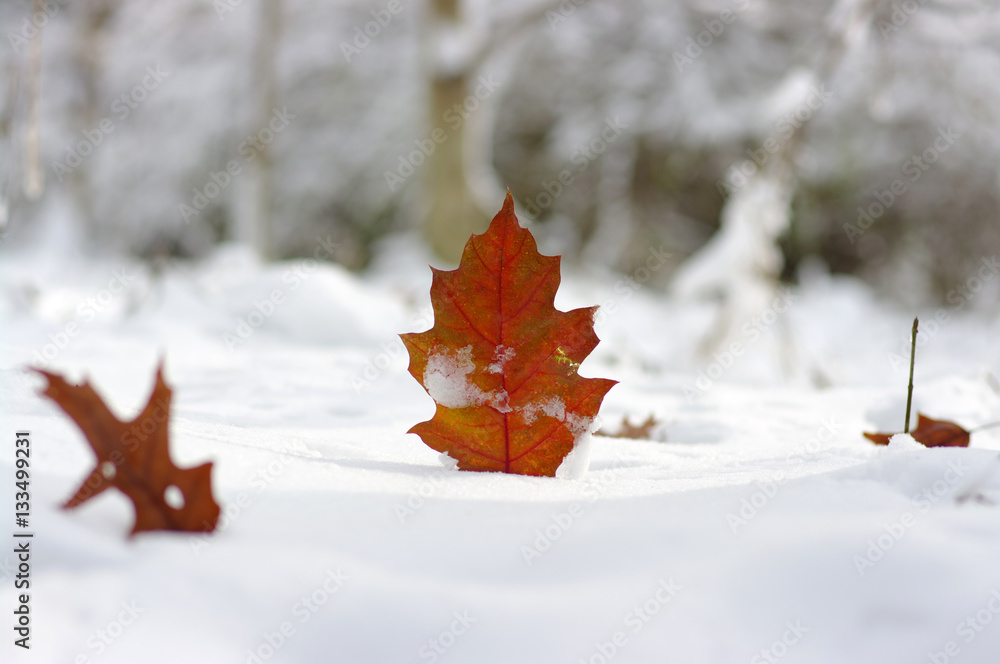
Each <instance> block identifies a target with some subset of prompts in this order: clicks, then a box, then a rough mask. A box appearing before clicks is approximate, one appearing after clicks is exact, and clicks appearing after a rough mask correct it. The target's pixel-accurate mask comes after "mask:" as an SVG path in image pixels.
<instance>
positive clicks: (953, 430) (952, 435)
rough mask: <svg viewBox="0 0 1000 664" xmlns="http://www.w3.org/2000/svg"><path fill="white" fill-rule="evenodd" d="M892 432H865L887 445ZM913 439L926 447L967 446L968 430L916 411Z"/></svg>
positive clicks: (911, 432) (866, 436) (878, 442)
mask: <svg viewBox="0 0 1000 664" xmlns="http://www.w3.org/2000/svg"><path fill="white" fill-rule="evenodd" d="M895 435H896V434H894V433H866V434H865V438H867V439H868V440H870V441H872V442H873V443H875V444H876V445H888V444H889V439H890V438H892V437H893V436H895ZM910 435H911V436H913V440H915V441H917V442H918V443H922V444H923V445H925V446H926V447H968V446H969V432H968V431H966V430H965V429H963V428H962V427H960V426H959V425H957V424H955V423H954V422H948V421H947V420H933V419H931V418H929V417H925V416H924V415H921V414H920V413H917V428H916V429H913V430H911V431H910Z"/></svg>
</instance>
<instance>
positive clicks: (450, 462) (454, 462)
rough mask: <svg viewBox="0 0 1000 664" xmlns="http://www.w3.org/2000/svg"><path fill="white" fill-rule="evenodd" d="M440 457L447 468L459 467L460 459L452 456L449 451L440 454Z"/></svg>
mask: <svg viewBox="0 0 1000 664" xmlns="http://www.w3.org/2000/svg"><path fill="white" fill-rule="evenodd" d="M438 459H440V460H441V464H442V465H443V466H444V467H445V469H447V470H455V469H456V468H458V459H456V458H454V457H452V456H451V455H449V454H448V453H447V452H442V453H441V455H440V456H438Z"/></svg>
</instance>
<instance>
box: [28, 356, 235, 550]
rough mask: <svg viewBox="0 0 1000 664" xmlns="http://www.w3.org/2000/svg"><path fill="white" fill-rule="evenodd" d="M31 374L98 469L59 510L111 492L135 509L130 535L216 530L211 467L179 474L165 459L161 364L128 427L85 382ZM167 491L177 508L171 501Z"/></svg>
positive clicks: (165, 393)
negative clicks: (80, 438) (118, 493)
mask: <svg viewBox="0 0 1000 664" xmlns="http://www.w3.org/2000/svg"><path fill="white" fill-rule="evenodd" d="M35 371H37V372H38V373H40V374H42V375H43V376H45V378H46V379H48V385H46V387H45V389H44V390H42V394H43V395H44V396H47V397H49V398H50V399H52V400H53V401H55V402H56V404H57V405H58V406H59V407H60V408H62V409H63V411H65V412H66V414H67V415H69V416H70V418H71V419H72V420H73V421H74V422H76V424H77V426H79V427H80V430H81V431H82V432H83V435H84V436H85V437H86V438H87V442H88V443H90V447H91V448H92V449H93V450H94V454H96V455H97V466H96V467H95V468H94V470H92V471H91V472H90V474H89V475H88V476H87V479H86V480H84V482H83V484H81V485H80V488H79V489H77V491H76V493H74V494H73V497H72V498H70V499H69V500H68V501H67V502H66V504H65V505H63V508H64V509H70V508H72V507H76V506H77V505H81V504H82V503H85V502H86V501H88V500H90V499H91V498H93V497H94V496H96V495H98V494H100V493H102V492H104V490H106V489H109V488H112V487H114V488H116V489H118V490H119V491H121V492H122V493H124V494H125V495H126V496H128V498H129V499H130V500H131V501H132V504H133V505H134V506H135V524H133V526H132V532H131V535H135V534H136V533H138V532H142V531H144V530H183V531H195V532H199V531H207V532H211V531H213V530H215V525H216V522H217V521H218V519H219V512H220V509H219V505H218V503H216V502H215V498H214V497H213V496H212V464H211V462H209V463H205V464H202V465H200V466H198V467H196V468H178V467H177V466H175V465H174V462H173V461H172V460H171V459H170V449H169V438H168V434H167V425H168V421H169V419H170V398H171V389H170V388H169V387H168V386H167V384H166V382H164V380H163V365H162V364H161V365H160V367H159V368H158V369H157V372H156V385H155V386H154V388H153V393H152V394H150V395H149V402H148V403H147V404H146V407H145V408H144V409H143V411H142V412H141V413H139V415H138V417H136V418H135V419H134V420H132V421H131V422H122V421H121V420H119V419H118V418H117V417H115V416H114V415H113V414H112V413H111V411H110V410H109V409H108V407H107V405H105V403H104V401H103V400H102V399H101V397H100V395H98V394H97V392H96V391H94V388H93V387H91V386H90V383H89V382H88V381H84V383H83V385H71V384H69V383H68V382H66V380H65V379H63V377H62V376H58V375H56V374H53V373H49V372H48V371H42V370H41V369H35ZM171 487H172V488H174V489H175V490H176V491H175V493H174V494H173V496H175V497H177V498H178V499H179V501H180V503H181V504H177V501H174V500H171V495H170V494H169V490H170V488H171ZM172 502H173V503H174V504H171V503H172Z"/></svg>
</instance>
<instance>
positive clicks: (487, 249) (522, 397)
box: [401, 191, 615, 476]
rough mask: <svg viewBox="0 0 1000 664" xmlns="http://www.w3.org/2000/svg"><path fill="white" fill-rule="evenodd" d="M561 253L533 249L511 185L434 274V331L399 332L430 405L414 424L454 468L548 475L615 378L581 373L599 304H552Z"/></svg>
mask: <svg viewBox="0 0 1000 664" xmlns="http://www.w3.org/2000/svg"><path fill="white" fill-rule="evenodd" d="M559 264H560V259H559V257H558V256H542V255H541V254H539V253H538V250H537V245H536V244H535V239H534V238H533V237H532V235H531V233H530V232H529V231H527V230H525V229H523V228H521V226H520V225H519V224H518V221H517V217H516V216H515V214H514V201H513V199H512V198H511V195H510V192H509V191H508V192H507V198H506V200H505V201H504V204H503V208H502V209H501V210H500V212H499V213H498V214H497V215H496V217H494V218H493V221H492V222H491V223H490V227H489V229H488V230H487V231H486V232H485V233H484V234H482V235H473V236H472V238H470V239H469V241H468V243H466V245H465V250H464V252H463V254H462V261H461V264H460V265H459V267H458V269H457V270H453V271H450V272H444V271H441V270H433V268H432V270H433V274H434V279H433V282H432V285H431V303H432V305H433V307H434V321H435V324H434V327H433V328H432V329H430V330H428V331H427V332H420V333H415V334H404V335H401V336H402V339H403V343H404V344H406V348H407V350H408V351H409V354H410V366H409V369H410V373H411V374H412V375H413V377H414V378H416V379H417V381H418V382H419V383H420V384H421V385H423V386H424V389H426V390H427V393H428V394H429V395H430V396H431V397H432V398H433V399H434V401H435V402H436V403H437V411H436V412H435V415H434V417H433V418H432V419H431V420H430V421H428V422H421V423H420V424H417V425H416V426H414V427H413V428H412V429H410V433H415V434H417V435H419V436H420V437H421V439H422V440H423V441H424V443H426V444H427V445H428V446H429V447H431V448H433V449H435V450H437V451H439V452H445V453H447V454H448V455H449V456H451V457H452V458H454V459H456V460H457V461H458V467H459V469H463V470H478V471H501V472H505V473H519V474H522V475H542V476H554V475H555V473H556V469H557V468H558V467H559V465H560V464H561V463H562V461H563V459H564V458H565V457H566V455H568V454H569V453H570V452H571V451H572V450H573V448H574V445H575V444H576V443H577V441H579V440H580V439H581V438H582V437H584V436H586V435H588V434H589V432H590V428H591V425H592V424H593V421H594V418H595V417H596V416H597V411H598V409H599V408H600V406H601V401H602V400H603V399H604V395H605V394H607V392H608V390H610V389H611V387H612V386H613V385H614V384H615V381H613V380H606V379H602V378H583V377H581V376H580V375H579V374H578V373H577V369H578V367H579V366H580V363H581V362H583V360H584V359H585V358H586V357H587V355H589V354H590V352H591V351H592V350H593V349H594V347H595V346H596V345H597V343H598V339H597V335H596V334H595V333H594V314H595V313H596V311H597V307H588V308H585V309H576V310H574V311H570V312H561V311H557V310H556V309H555V306H554V301H555V294H556V290H557V289H558V287H559V281H560V277H559Z"/></svg>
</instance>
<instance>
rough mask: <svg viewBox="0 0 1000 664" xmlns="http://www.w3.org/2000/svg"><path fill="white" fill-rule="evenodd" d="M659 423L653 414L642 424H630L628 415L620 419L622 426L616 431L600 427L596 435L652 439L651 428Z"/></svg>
mask: <svg viewBox="0 0 1000 664" xmlns="http://www.w3.org/2000/svg"><path fill="white" fill-rule="evenodd" d="M658 424H660V422H659V420H657V419H656V418H655V417H654V416H653V415H650V416H649V417H647V418H646V421H645V422H643V423H642V424H632V422H631V421H629V417H628V415H626V416H625V417H624V418H623V419H622V426H621V428H620V429H618V433H611V432H609V431H605V430H604V429H601V430H600V431H598V432H597V433H596V434H594V435H596V436H606V437H607V438H633V439H635V440H652V436H653V429H654V428H656V426H657V425H658Z"/></svg>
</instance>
